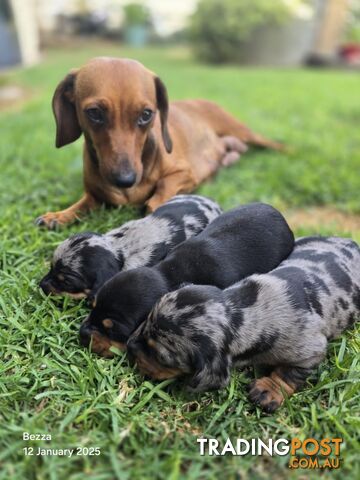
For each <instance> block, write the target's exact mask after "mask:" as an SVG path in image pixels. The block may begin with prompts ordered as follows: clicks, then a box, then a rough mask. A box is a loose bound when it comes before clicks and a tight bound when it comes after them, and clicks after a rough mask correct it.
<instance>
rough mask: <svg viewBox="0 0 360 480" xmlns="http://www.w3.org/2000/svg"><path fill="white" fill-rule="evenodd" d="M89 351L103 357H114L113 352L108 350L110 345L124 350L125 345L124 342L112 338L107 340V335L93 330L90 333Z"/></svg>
mask: <svg viewBox="0 0 360 480" xmlns="http://www.w3.org/2000/svg"><path fill="white" fill-rule="evenodd" d="M91 337H92V338H91V342H92V343H91V351H92V352H93V353H97V354H98V355H101V356H102V357H105V358H112V357H114V353H113V352H111V351H110V348H111V347H116V348H118V349H119V350H122V351H125V350H126V345H125V344H124V343H120V342H115V341H113V340H109V338H108V337H106V336H105V335H101V333H99V332H95V331H94V332H93V333H92V335H91Z"/></svg>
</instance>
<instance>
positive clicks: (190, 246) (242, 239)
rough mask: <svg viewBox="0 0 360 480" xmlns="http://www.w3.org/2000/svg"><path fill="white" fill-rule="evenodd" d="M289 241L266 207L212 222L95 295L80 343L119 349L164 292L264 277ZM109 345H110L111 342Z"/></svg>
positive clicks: (288, 249)
mask: <svg viewBox="0 0 360 480" xmlns="http://www.w3.org/2000/svg"><path fill="white" fill-rule="evenodd" d="M293 245H294V236H293V234H292V232H291V230H290V228H289V226H288V224H287V223H286V221H285V219H284V217H283V216H282V215H281V214H280V212H278V211H277V210H275V209H274V208H273V207H271V206H270V205H266V204H263V203H252V204H249V205H244V206H241V207H238V208H235V209H233V210H230V211H228V212H226V213H223V214H222V215H220V216H219V217H217V218H216V219H215V220H214V221H213V222H212V223H211V224H210V225H209V226H208V227H206V228H205V230H203V231H202V232H201V233H200V234H199V235H197V236H196V237H192V238H190V239H189V240H187V241H185V242H183V243H182V244H180V245H178V246H177V247H176V248H175V249H174V250H173V251H172V252H171V253H170V254H169V255H168V257H167V258H166V259H165V260H163V261H162V262H160V263H158V264H157V265H156V266H154V267H152V268H146V267H143V268H137V269H135V270H130V271H128V272H122V273H120V274H117V275H116V276H115V277H113V278H112V279H111V280H109V281H108V282H107V283H106V284H105V285H104V286H103V287H102V288H101V289H100V291H99V293H98V295H97V297H96V299H95V308H94V309H93V310H92V312H91V313H90V315H89V317H88V318H87V319H86V321H85V322H84V323H83V325H82V327H81V330H80V337H81V342H82V343H83V344H84V345H88V344H89V343H90V340H91V339H92V351H94V352H96V353H100V354H102V355H104V356H109V355H112V354H111V352H109V348H110V346H111V345H116V346H118V347H123V344H125V343H126V341H127V340H128V338H129V336H130V334H131V333H132V332H133V331H134V330H135V328H136V327H137V326H138V325H139V324H140V323H141V322H143V321H144V320H145V319H146V317H147V315H148V313H149V312H150V310H151V309H152V307H153V306H154V305H155V303H156V302H157V300H159V299H160V298H161V297H162V296H163V295H164V294H165V293H167V292H170V291H172V290H175V289H177V288H179V286H180V285H181V284H184V283H195V284H207V285H215V286H217V287H219V288H226V287H228V286H229V285H232V284H233V283H235V282H237V281H239V280H241V279H242V278H244V277H247V276H248V275H251V274H253V273H255V272H257V273H263V272H268V271H270V270H272V269H273V268H275V267H276V266H277V265H278V264H279V263H280V262H281V261H282V260H283V259H284V258H286V257H287V256H288V255H289V253H290V252H291V251H292V249H293ZM114 342H115V343H114Z"/></svg>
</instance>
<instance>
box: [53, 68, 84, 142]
mask: <svg viewBox="0 0 360 480" xmlns="http://www.w3.org/2000/svg"><path fill="white" fill-rule="evenodd" d="M76 73H77V71H76V70H72V71H71V72H70V73H69V74H68V75H66V77H65V78H64V79H63V80H62V81H61V82H60V83H59V85H58V86H57V87H56V90H55V93H54V96H53V99H52V108H53V112H54V115H55V120H56V142H55V145H56V147H57V148H60V147H63V146H64V145H67V144H68V143H72V142H74V141H75V140H77V139H78V138H79V137H80V135H81V128H80V125H79V121H78V118H77V114H76V108H75V98H74V84H75V79H76Z"/></svg>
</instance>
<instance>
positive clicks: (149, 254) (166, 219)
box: [40, 195, 221, 299]
mask: <svg viewBox="0 0 360 480" xmlns="http://www.w3.org/2000/svg"><path fill="white" fill-rule="evenodd" d="M220 214H221V209H220V207H219V205H218V204H217V203H216V202H214V201H213V200H210V199H209V198H205V197H201V196H200V195H177V196H175V197H173V198H172V199H171V200H169V201H168V202H166V203H165V204H164V205H162V206H161V207H159V208H158V209H157V210H155V212H154V213H153V214H151V215H148V216H147V217H145V218H142V219H140V220H132V221H130V222H127V223H125V224H124V225H122V226H121V227H119V228H116V229H114V230H111V231H110V232H108V233H105V234H104V235H101V234H99V233H93V232H84V233H78V234H75V235H72V236H71V237H70V238H68V239H66V240H65V241H64V242H62V243H61V244H60V245H59V246H58V247H57V249H56V250H55V252H54V256H53V260H52V264H51V269H50V271H49V272H48V274H47V275H45V277H44V278H43V279H42V280H41V282H40V287H41V288H42V290H43V291H44V292H45V293H46V294H50V293H51V294H54V295H63V294H68V295H71V296H72V297H75V298H83V297H88V298H90V299H91V298H93V297H94V296H95V294H96V292H97V291H98V290H99V288H100V287H101V286H102V285H103V284H104V283H105V282H106V281H107V280H109V278H111V277H113V276H114V275H116V273H118V272H120V271H126V270H130V269H132V268H137V267H142V266H152V265H155V264H156V263H158V262H160V260H163V259H164V258H165V257H166V255H167V254H168V253H169V252H170V251H171V250H172V249H173V248H174V247H175V246H176V245H178V244H179V243H181V242H183V241H184V240H186V239H188V238H190V237H192V236H194V235H197V234H198V233H200V232H201V231H202V230H204V228H205V227H206V226H207V225H208V224H209V223H210V222H212V221H213V220H214V219H215V218H216V217H217V216H218V215H220Z"/></svg>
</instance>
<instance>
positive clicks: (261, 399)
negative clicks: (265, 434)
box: [250, 370, 297, 413]
mask: <svg viewBox="0 0 360 480" xmlns="http://www.w3.org/2000/svg"><path fill="white" fill-rule="evenodd" d="M296 389H297V388H296V386H295V385H293V384H289V383H287V382H285V381H284V379H283V378H281V370H279V371H276V370H274V371H273V372H272V373H271V374H270V376H269V377H262V378H258V379H257V380H255V381H254V382H253V383H252V384H251V387H250V398H252V399H253V401H255V403H257V404H259V405H260V406H261V407H262V408H263V409H264V410H265V411H267V412H269V413H270V412H273V411H275V410H276V409H278V408H279V407H280V406H281V405H282V404H283V402H284V400H285V397H290V396H291V395H292V394H293V393H294V392H295V391H296Z"/></svg>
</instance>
